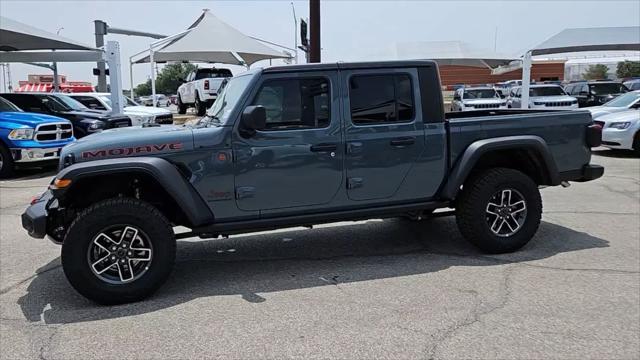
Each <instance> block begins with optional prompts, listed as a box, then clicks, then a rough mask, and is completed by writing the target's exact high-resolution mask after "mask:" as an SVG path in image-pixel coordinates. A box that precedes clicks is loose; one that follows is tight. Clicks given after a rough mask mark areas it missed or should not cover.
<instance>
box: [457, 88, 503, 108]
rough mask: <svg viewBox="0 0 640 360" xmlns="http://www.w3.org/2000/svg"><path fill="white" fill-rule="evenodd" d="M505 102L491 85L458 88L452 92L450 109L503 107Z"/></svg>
mask: <svg viewBox="0 0 640 360" xmlns="http://www.w3.org/2000/svg"><path fill="white" fill-rule="evenodd" d="M506 105H507V102H506V100H503V99H502V98H501V97H500V94H498V92H497V91H496V89H494V88H491V87H467V88H460V89H458V90H456V91H455V92H454V93H453V101H452V102H451V111H471V110H489V109H504V108H506Z"/></svg>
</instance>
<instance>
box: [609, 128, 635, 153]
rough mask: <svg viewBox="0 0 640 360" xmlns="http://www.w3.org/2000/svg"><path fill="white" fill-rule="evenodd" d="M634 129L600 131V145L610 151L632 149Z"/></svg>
mask: <svg viewBox="0 0 640 360" xmlns="http://www.w3.org/2000/svg"><path fill="white" fill-rule="evenodd" d="M635 131H636V129H632V128H628V129H624V130H619V129H613V128H608V127H607V128H604V129H603V130H602V145H603V146H606V147H608V148H612V149H627V150H631V149H633V136H634V132H635Z"/></svg>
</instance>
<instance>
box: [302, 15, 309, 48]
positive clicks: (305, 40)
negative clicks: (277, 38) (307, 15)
mask: <svg viewBox="0 0 640 360" xmlns="http://www.w3.org/2000/svg"><path fill="white" fill-rule="evenodd" d="M300 39H301V40H302V46H308V45H309V39H308V38H307V22H306V21H304V20H303V19H300Z"/></svg>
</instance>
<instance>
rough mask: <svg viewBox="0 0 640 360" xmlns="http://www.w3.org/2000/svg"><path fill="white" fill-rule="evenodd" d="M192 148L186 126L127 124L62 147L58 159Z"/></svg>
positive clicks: (169, 151) (77, 159) (84, 158)
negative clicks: (71, 155)
mask: <svg viewBox="0 0 640 360" xmlns="http://www.w3.org/2000/svg"><path fill="white" fill-rule="evenodd" d="M192 149H193V131H192V129H191V128H189V127H186V126H173V125H168V126H156V127H141V126H130V127H125V128H116V129H109V130H104V131H102V132H99V133H96V134H92V135H89V136H86V137H84V138H82V139H80V140H78V141H76V142H75V143H73V144H70V145H68V146H65V147H64V149H62V153H61V154H60V158H61V161H63V160H64V158H65V157H66V156H67V155H69V154H73V157H74V158H75V162H83V161H91V160H100V159H110V158H118V157H130V156H157V155H162V154H167V153H174V152H180V151H185V150H187V151H188V150H192Z"/></svg>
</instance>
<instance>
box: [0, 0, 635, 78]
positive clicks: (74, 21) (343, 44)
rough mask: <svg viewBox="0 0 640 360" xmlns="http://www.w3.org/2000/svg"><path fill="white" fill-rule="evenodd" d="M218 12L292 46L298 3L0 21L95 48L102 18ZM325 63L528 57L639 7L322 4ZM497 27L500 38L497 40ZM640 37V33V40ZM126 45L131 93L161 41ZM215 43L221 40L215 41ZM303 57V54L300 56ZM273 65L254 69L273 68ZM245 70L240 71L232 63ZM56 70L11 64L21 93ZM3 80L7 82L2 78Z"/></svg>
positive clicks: (160, 28) (150, 6)
mask: <svg viewBox="0 0 640 360" xmlns="http://www.w3.org/2000/svg"><path fill="white" fill-rule="evenodd" d="M293 4H294V6H295V11H296V15H297V17H298V18H301V17H302V18H307V17H308V16H309V15H308V14H309V7H308V1H307V0H301V1H293ZM205 8H206V9H210V10H211V11H212V12H213V13H214V14H215V15H216V16H217V17H219V18H220V19H222V20H223V21H225V22H226V23H228V24H230V25H232V26H234V27H235V28H236V29H238V30H240V31H241V32H243V33H244V34H246V35H250V36H255V37H258V38H261V39H265V40H268V41H271V42H274V43H278V44H282V45H284V46H288V47H293V45H294V40H295V36H298V37H299V35H298V33H297V32H295V28H294V17H293V13H292V6H291V1H289V0H283V1H279V0H277V1H268V0H262V1H257V0H256V1H240V0H233V1H232V0H227V1H176V0H164V1H133V0H130V1H90V0H88V1H55V0H49V1H31V0H0V15H2V16H4V17H8V18H11V19H13V20H17V21H20V22H23V23H26V24H29V25H32V26H35V27H38V28H40V29H43V30H47V31H50V32H53V33H55V32H56V31H58V30H60V35H61V36H64V37H67V38H70V39H73V40H76V41H78V42H82V43H85V44H88V45H92V44H95V38H94V35H93V32H94V28H93V27H94V24H93V20H96V19H101V20H104V21H106V22H107V23H108V24H109V25H111V26H113V27H119V28H128V29H134V30H139V31H147V32H153V33H159V34H165V35H173V34H176V33H179V32H181V31H183V30H185V29H186V28H187V27H188V26H189V25H191V23H193V21H195V19H196V18H198V16H199V15H200V14H201V12H202V9H205ZM321 26H322V29H321V38H322V40H321V43H322V61H323V62H324V61H339V60H344V61H355V60H360V61H363V60H367V59H370V58H371V56H372V54H378V55H379V53H380V51H381V50H380V49H386V48H389V47H391V46H393V45H395V44H396V43H404V42H414V41H464V42H468V43H471V44H473V45H475V46H478V47H483V48H487V49H493V48H494V46H495V48H496V50H497V51H498V52H500V53H506V54H513V55H516V54H521V53H522V52H523V51H524V50H526V49H528V48H531V47H533V46H535V45H537V44H539V43H541V42H543V41H544V40H546V39H547V38H549V37H550V36H552V35H554V34H556V33H558V32H560V31H562V30H563V29H565V28H575V27H603V26H640V1H639V0H629V1H608V0H600V1H584V0H583V1H552V0H548V1H544V0H542V1H514V0H512V1H426V0H425V1H420V0H414V1H365V0H362V1H340V0H322V1H321ZM496 29H497V37H496ZM639 36H640V35H639ZM105 40H116V41H119V42H120V48H121V55H122V64H123V88H125V89H128V88H129V73H128V71H129V70H128V69H129V66H128V63H129V57H130V56H131V55H133V54H135V53H137V52H139V51H142V50H144V49H145V48H148V47H149V44H150V43H151V42H152V41H153V39H149V38H142V37H132V36H124V35H117V34H111V35H107V36H106V38H105ZM212 41H213V40H212ZM299 55H300V57H301V58H302V57H303V54H302V53H300V54H299ZM267 65H269V62H268V61H263V62H259V63H256V64H255V65H254V66H267ZM93 67H95V64H93V63H59V64H58V69H59V73H60V74H64V75H67V79H68V80H71V81H91V82H93V83H94V84H95V83H96V77H95V76H93V75H92V70H91V69H92V68H93ZM231 68H232V70H234V71H236V72H237V71H240V70H239V68H238V67H235V68H234V67H231ZM34 73H44V74H46V73H50V71H49V70H46V69H43V68H37V67H33V66H30V65H24V64H12V65H11V77H12V80H13V84H14V87H15V86H16V85H17V82H18V80H26V78H27V74H34ZM149 73H150V66H149V65H148V64H141V65H135V66H134V71H133V74H134V84H138V83H140V82H143V81H145V80H146V79H147V78H148V77H149ZM1 80H2V79H1V78H0V81H1Z"/></svg>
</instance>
